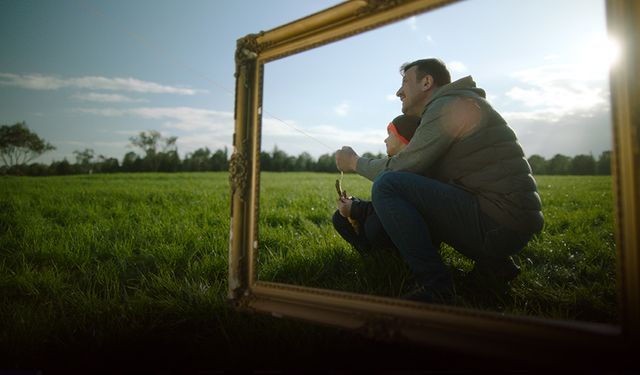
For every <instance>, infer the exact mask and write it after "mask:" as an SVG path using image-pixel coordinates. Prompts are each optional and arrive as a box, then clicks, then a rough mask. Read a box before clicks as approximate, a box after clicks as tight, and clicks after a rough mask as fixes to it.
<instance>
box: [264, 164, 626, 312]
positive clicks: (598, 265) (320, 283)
mask: <svg viewBox="0 0 640 375" xmlns="http://www.w3.org/2000/svg"><path fill="white" fill-rule="evenodd" d="M285 176H287V178H284V177H285ZM537 181H538V184H539V193H540V196H541V198H542V201H543V206H544V208H543V211H544V214H545V219H546V223H545V228H544V231H543V232H542V233H541V234H540V235H538V236H536V237H535V238H534V239H533V240H532V241H531V242H530V243H529V245H528V246H527V247H526V248H525V249H524V250H523V251H522V252H521V253H520V254H518V255H517V256H515V261H516V263H517V264H518V265H519V266H520V267H521V269H522V274H521V275H520V277H518V278H517V279H516V280H515V281H514V282H513V283H512V285H511V289H510V290H509V291H508V293H506V294H500V295H495V294H482V295H477V294H475V295H469V294H468V293H467V294H465V292H464V291H460V293H458V295H457V296H456V298H455V304H456V305H458V306H462V307H472V308H481V309H488V310H492V311H500V312H506V313H513V314H523V315H535V316H543V317H551V318H559V319H580V320H587V321H597V322H608V323H612V322H615V321H616V320H617V310H616V290H615V280H616V277H615V265H616V263H615V261H616V260H615V239H614V235H613V215H612V210H613V206H612V196H611V178H610V177H608V176H597V177H582V176H581V177H572V176H539V177H538V178H537ZM333 182H334V175H324V174H311V173H298V174H289V175H282V174H273V173H263V174H262V190H261V204H260V266H259V273H258V275H259V278H260V279H263V280H270V281H280V282H286V283H294V284H299V285H306V286H314V287H321V288H331V289H339V290H343V291H350V292H359V293H367V294H378V295H384V296H390V297H397V296H399V295H401V294H403V293H406V292H408V291H410V290H411V289H412V288H414V287H415V284H414V282H413V280H412V277H411V274H410V272H408V270H407V268H406V267H405V266H404V263H403V262H402V260H401V259H400V258H399V257H398V256H396V255H395V254H387V255H384V254H383V255H380V256H377V257H372V258H370V259H362V258H361V257H360V256H359V255H358V254H357V253H356V252H355V250H353V249H352V248H351V247H350V246H349V244H347V243H346V242H345V241H344V240H342V238H341V237H340V236H339V235H338V234H337V233H336V232H335V230H334V229H333V226H332V224H331V220H330V217H331V215H332V214H333V212H334V211H335V199H336V193H335V191H334V189H333ZM343 186H344V187H345V188H346V189H347V191H348V192H349V194H352V195H355V196H358V197H360V198H364V199H368V198H369V197H370V191H369V190H370V187H371V182H369V181H367V180H366V179H364V178H361V177H358V176H354V175H349V176H345V180H344V181H343ZM441 253H442V256H443V258H444V260H445V262H446V263H447V264H448V265H449V266H450V267H451V269H452V271H453V272H454V280H455V281H456V284H458V285H459V284H461V283H462V282H463V280H464V274H465V273H466V272H468V271H470V270H471V269H472V267H473V262H471V261H470V260H468V259H466V258H464V257H463V256H462V255H460V254H459V253H457V252H455V251H454V250H453V249H451V248H450V247H448V246H446V245H443V246H442V248H441Z"/></svg>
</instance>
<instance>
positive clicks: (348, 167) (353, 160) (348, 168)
mask: <svg viewBox="0 0 640 375" xmlns="http://www.w3.org/2000/svg"><path fill="white" fill-rule="evenodd" d="M357 164H358V154H356V152H355V151H353V149H352V148H351V147H349V146H343V147H342V148H341V149H340V150H338V151H336V167H338V170H339V171H342V172H355V171H356V165H357Z"/></svg>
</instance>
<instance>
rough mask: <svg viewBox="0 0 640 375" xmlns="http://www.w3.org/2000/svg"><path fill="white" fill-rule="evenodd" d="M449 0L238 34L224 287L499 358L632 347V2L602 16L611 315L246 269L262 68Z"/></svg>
mask: <svg viewBox="0 0 640 375" xmlns="http://www.w3.org/2000/svg"><path fill="white" fill-rule="evenodd" d="M450 2H452V1H451V0H395V1H381V0H369V1H366V0H354V1H347V2H344V3H341V4H339V5H337V6H334V7H332V8H329V9H327V10H325V11H322V12H319V13H316V14H313V15H310V16H308V17H305V18H302V19H300V20H297V21H295V22H291V23H288V24H286V25H283V26H280V27H278V28H275V29H273V30H270V31H267V32H260V33H258V34H250V35H247V36H246V37H244V38H242V39H240V40H238V49H237V51H236V56H235V57H236V99H235V100H236V102H235V104H236V111H235V133H234V140H233V144H234V151H233V156H232V158H231V164H230V170H229V179H230V185H231V226H230V235H229V292H228V296H229V299H230V301H231V302H233V303H234V305H235V306H236V307H237V308H238V309H239V310H252V311H262V312H265V313H270V314H272V315H273V316H286V317H293V318H298V319H304V320H308V321H312V322H317V323H322V324H329V325H334V326H340V327H343V328H346V329H352V330H357V331H360V332H362V333H364V334H366V335H369V336H373V337H377V338H382V339H399V338H401V339H407V340H412V341H417V342H423V343H428V344H431V345H439V346H443V347H448V348H455V349H458V350H460V349H462V350H467V351H471V352H474V353H477V354H487V355H491V356H496V357H501V356H508V357H510V358H521V359H522V360H527V359H529V360H530V358H535V360H536V363H540V362H545V361H546V362H549V363H550V364H551V363H553V362H554V361H557V360H562V361H564V363H580V362H581V361H583V360H584V359H585V358H590V357H589V356H593V357H598V358H609V357H611V358H614V360H616V361H622V362H623V363H624V361H628V360H629V358H631V357H630V356H631V354H632V353H633V349H632V348H635V347H639V346H640V345H639V344H640V249H639V247H640V231H639V230H638V228H640V176H639V171H640V130H639V129H638V128H639V126H640V102H639V100H640V99H639V98H640V74H639V73H638V68H637V67H638V66H640V48H639V47H638V46H639V45H640V42H639V40H638V35H640V26H639V25H640V3H638V2H636V1H635V0H608V1H607V22H608V28H609V32H610V34H611V35H612V36H614V37H616V38H617V39H618V40H620V41H622V43H623V45H624V49H625V53H624V54H623V57H622V59H621V61H620V62H619V63H618V65H617V67H616V68H615V69H614V70H613V71H612V72H611V93H612V116H613V124H614V125H613V129H612V132H613V133H614V149H613V156H614V157H613V166H614V168H613V169H614V185H615V186H614V190H615V191H614V193H615V194H614V195H615V200H616V212H615V217H616V236H617V248H618V281H619V283H618V284H619V295H620V312H621V323H620V325H616V326H613V325H604V324H594V323H585V322H568V321H557V320H551V319H541V318H535V317H515V316H505V315H501V314H497V313H488V312H482V311H474V310H468V309H460V308H455V307H448V306H438V305H427V304H419V303H413V302H408V301H400V300H395V299H390V298H384V297H376V296H369V295H360V294H353V293H346V292H338V291H333V290H325V289H315V288H308V287H301V286H296V285H288V284H281V283H271V282H264V281H259V280H257V279H256V276H255V275H256V273H255V259H256V253H257V251H258V240H257V239H258V236H257V235H258V207H259V172H260V167H259V154H260V142H261V139H260V136H261V120H262V113H261V111H262V74H263V69H262V66H263V65H264V64H265V63H267V62H269V61H272V60H275V59H280V58H284V57H286V56H289V55H292V54H295V53H298V52H301V51H304V50H308V49H311V48H315V47H318V46H321V45H325V44H328V43H330V42H333V41H335V40H339V39H343V38H347V37H349V36H352V35H356V34H359V33H362V32H364V31H367V30H370V29H373V28H376V27H380V26H382V25H386V24H388V23H391V22H394V21H397V20H400V19H403V18H407V17H409V16H411V15H414V14H418V13H422V12H425V11H428V10H430V9H433V8H437V7H440V6H443V5H446V4H448V3H450Z"/></svg>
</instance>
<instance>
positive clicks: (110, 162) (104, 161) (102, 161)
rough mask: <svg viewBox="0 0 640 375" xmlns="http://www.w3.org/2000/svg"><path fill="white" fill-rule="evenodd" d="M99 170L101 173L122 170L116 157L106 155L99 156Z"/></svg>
mask: <svg viewBox="0 0 640 375" xmlns="http://www.w3.org/2000/svg"><path fill="white" fill-rule="evenodd" d="M95 168H96V171H97V172H100V173H114V172H118V170H120V163H119V162H118V159H116V158H107V157H106V156H104V155H100V156H98V162H97V163H95Z"/></svg>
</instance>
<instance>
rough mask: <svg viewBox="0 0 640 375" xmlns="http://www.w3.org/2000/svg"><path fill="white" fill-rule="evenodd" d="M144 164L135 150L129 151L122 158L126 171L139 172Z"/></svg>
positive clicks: (123, 168) (123, 167)
mask: <svg viewBox="0 0 640 375" xmlns="http://www.w3.org/2000/svg"><path fill="white" fill-rule="evenodd" d="M141 166H142V159H140V157H139V156H138V154H136V153H135V152H133V151H129V152H127V153H126V154H125V155H124V157H123V158H122V170H123V171H125V172H139V171H140V170H141Z"/></svg>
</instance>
